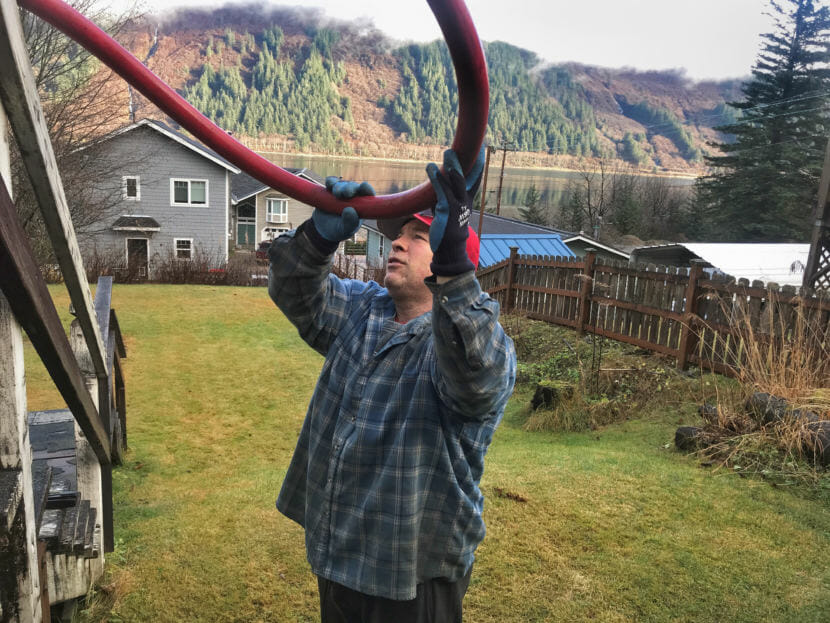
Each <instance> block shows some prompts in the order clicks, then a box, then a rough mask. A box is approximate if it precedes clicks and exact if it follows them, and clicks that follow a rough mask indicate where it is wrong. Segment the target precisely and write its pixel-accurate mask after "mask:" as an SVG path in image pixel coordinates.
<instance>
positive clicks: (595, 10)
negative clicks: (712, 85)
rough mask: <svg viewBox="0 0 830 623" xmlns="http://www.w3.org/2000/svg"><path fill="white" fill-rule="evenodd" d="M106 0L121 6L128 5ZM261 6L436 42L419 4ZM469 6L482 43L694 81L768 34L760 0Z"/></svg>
mask: <svg viewBox="0 0 830 623" xmlns="http://www.w3.org/2000/svg"><path fill="white" fill-rule="evenodd" d="M104 1H105V2H106V1H107V0H104ZM110 1H111V2H112V4H113V5H115V6H120V5H123V4H125V3H126V2H127V1H128V0H110ZM265 3H266V4H283V5H295V6H305V7H320V8H321V9H322V10H323V11H324V12H325V14H326V15H328V16H330V17H334V18H337V19H346V20H352V19H359V20H372V21H373V22H374V24H375V26H377V27H378V28H379V29H380V30H382V31H383V32H385V33H386V34H387V35H389V36H390V37H393V38H395V39H401V40H415V41H430V40H432V39H435V38H438V37H440V31H439V29H438V26H437V24H436V22H435V18H434V17H433V15H432V13H431V11H430V10H429V6H428V5H427V3H426V2H425V1H424V0H294V1H293V2H292V1H290V0H289V1H288V2H268V0H265ZM221 4H226V2H221V1H214V0H143V5H144V6H145V7H147V8H149V9H151V10H152V9H158V7H165V8H166V7H169V6H173V5H179V6H198V7H203V8H204V7H209V6H218V5H221ZM467 6H468V7H469V10H470V13H471V15H472V16H473V21H474V22H475V24H476V28H477V29H478V34H479V36H480V37H481V38H482V39H484V40H485V41H496V40H501V41H507V42H508V43H512V44H514V45H517V46H519V47H523V48H526V49H529V50H532V51H534V52H536V53H537V54H538V55H539V56H540V57H541V58H542V59H544V60H547V61H551V62H554V63H560V62H565V61H576V62H579V63H585V64H589V65H600V66H604V67H634V68H636V69H642V70H645V69H674V68H682V69H685V70H686V73H687V75H688V76H689V77H691V78H694V79H696V80H701V79H708V78H735V77H743V76H746V75H748V74H749V71H750V69H751V68H752V65H753V63H754V61H755V58H756V55H757V53H758V50H759V44H760V35H761V34H762V33H764V32H769V31H771V20H770V18H769V17H768V16H766V15H765V13H766V12H767V2H766V0H467Z"/></svg>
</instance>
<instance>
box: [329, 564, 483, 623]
mask: <svg viewBox="0 0 830 623" xmlns="http://www.w3.org/2000/svg"><path fill="white" fill-rule="evenodd" d="M471 573H472V568H471V569H470V571H468V572H467V575H465V576H464V577H463V578H461V579H460V580H457V581H455V582H449V581H447V580H445V579H442V578H436V579H434V580H428V581H427V582H423V583H422V584H418V589H417V594H416V596H415V599H411V600H409V601H396V600H394V599H385V598H383V597H373V596H372V595H366V594H364V593H358V592H357V591H353V590H352V589H350V588H346V587H345V586H343V585H342V584H337V583H336V582H332V581H330V580H325V579H323V578H321V577H318V578H317V587H318V588H319V590H320V620H321V623H461V601H462V600H463V599H464V593H466V592H467V586H469V584H470V574H471Z"/></svg>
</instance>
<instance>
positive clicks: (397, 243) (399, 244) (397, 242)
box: [392, 236, 406, 251]
mask: <svg viewBox="0 0 830 623" xmlns="http://www.w3.org/2000/svg"><path fill="white" fill-rule="evenodd" d="M392 248H393V249H395V250H396V251H403V250H404V249H405V248H406V244H404V240H403V236H398V237H397V238H395V239H394V240H393V241H392Z"/></svg>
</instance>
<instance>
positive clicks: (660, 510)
mask: <svg viewBox="0 0 830 623" xmlns="http://www.w3.org/2000/svg"><path fill="white" fill-rule="evenodd" d="M52 292H53V294H54V296H55V299H56V302H57V305H58V308H59V310H61V311H62V312H64V310H66V309H67V307H68V297H67V296H66V294H65V292H64V291H63V289H62V288H58V287H55V288H53V290H52ZM113 306H114V307H115V308H116V311H117V313H118V317H119V321H120V324H121V328H122V331H123V333H124V336H125V341H126V345H127V350H128V353H127V354H128V359H127V360H126V361H125V369H126V386H127V404H128V442H129V447H130V449H129V452H128V455H127V462H126V464H125V465H124V466H122V467H120V468H118V469H116V470H115V472H114V475H113V481H114V489H115V496H116V502H115V530H116V543H117V546H116V551H115V552H114V553H113V554H110V555H108V558H107V565H108V574H107V576H106V578H105V580H104V582H103V583H102V585H101V586H100V587H99V588H98V589H97V591H96V593H95V594H94V595H93V597H92V600H91V603H92V606H91V608H90V609H89V610H88V611H86V612H85V613H84V614H83V615H82V620H90V621H153V622H156V621H159V622H161V621H292V622H293V621H315V620H318V619H319V617H318V606H317V592H316V582H315V580H314V578H313V577H312V575H311V573H310V571H309V568H308V565H307V563H306V562H305V550H304V541H303V534H302V530H301V529H300V528H299V527H298V526H297V525H295V524H293V523H292V522H290V521H289V520H287V519H285V518H284V517H283V516H281V515H280V514H279V513H278V512H277V511H276V509H275V507H274V500H275V499H276V496H277V493H278V491H279V487H280V484H281V482H282V478H283V475H284V473H285V469H286V467H287V465H288V461H289V459H290V457H291V453H292V451H293V448H294V444H295V442H296V438H297V434H298V432H299V430H300V425H301V423H302V420H303V416H304V413H305V408H306V405H307V402H308V399H309V397H310V396H311V392H312V389H313V387H314V382H315V379H316V377H317V374H318V372H319V369H320V366H321V364H322V358H321V357H319V356H318V355H317V354H315V353H314V352H312V351H311V350H310V349H309V348H307V347H306V346H305V345H304V344H303V343H302V342H301V341H300V339H299V338H298V337H297V335H296V332H295V331H294V330H293V328H292V327H291V326H290V324H289V323H288V322H287V321H286V319H285V318H284V317H283V315H282V314H281V313H280V312H279V311H278V310H277V309H276V307H275V306H274V305H273V304H272V303H271V302H270V300H269V299H268V296H267V293H266V291H265V289H264V288H256V289H246V288H230V287H222V288H216V287H199V286H159V285H149V286H137V285H132V286H116V287H115V290H114V294H113ZM64 317H65V318H66V315H65V314H64ZM27 374H28V378H27V382H28V389H29V409H30V410H33V409H46V408H61V407H62V406H63V404H62V403H61V401H60V397H59V396H58V395H57V393H56V392H55V390H54V389H53V387H52V386H51V381H50V380H49V379H48V377H47V376H46V374H45V372H44V371H43V369H42V367H41V366H40V364H39V362H38V361H37V358H36V355H35V354H34V352H33V351H32V350H31V349H27ZM529 399H530V395H529V393H528V391H527V390H519V391H518V392H517V393H516V395H514V397H513V399H512V400H511V403H510V405H509V407H508V412H507V414H506V416H505V420H504V423H503V424H502V425H501V427H500V428H499V430H498V432H497V434H496V437H495V439H494V441H493V445H492V447H491V450H490V452H489V454H488V457H487V464H486V465H487V467H486V470H485V474H484V478H483V481H482V488H483V490H484V493H485V497H486V502H485V519H486V521H487V526H488V533H487V537H486V539H485V540H484V543H483V544H482V546H481V547H480V549H479V552H478V557H477V562H476V565H475V570H474V572H473V579H472V583H471V585H470V590H469V592H468V594H467V598H466V602H465V604H466V614H465V620H467V621H471V622H473V623H479V622H481V623H489V622H493V623H495V622H508V621H511V622H512V621H515V622H536V621H557V622H563V621H574V622H576V621H609V622H611V621H620V622H622V621H655V622H656V621H661V622H662V621H666V622H669V621H672V622H681V621H682V622H689V623H692V622H694V623H703V622H747V623H758V622H763V621H768V622H805V623H806V622H816V623H818V622H822V621H830V564H828V562H827V561H828V560H830V508H828V506H827V503H826V501H821V500H820V499H817V498H811V497H810V496H806V495H802V494H799V493H796V492H794V491H791V490H789V489H786V488H781V487H777V488H776V487H773V486H771V485H770V484H768V483H765V482H763V481H759V480H753V479H748V478H739V477H737V476H735V475H733V474H730V473H728V472H727V471H726V470H720V471H713V470H710V469H704V468H701V467H700V466H699V465H698V462H697V461H695V459H694V458H692V457H688V456H685V455H682V454H679V453H677V452H676V451H674V449H673V445H672V444H671V443H670V442H671V441H672V439H673V434H674V429H675V428H676V426H677V425H678V423H680V422H683V423H692V422H693V421H694V417H695V416H694V405H692V404H688V405H680V406H672V407H670V408H667V407H666V406H665V405H661V406H655V407H654V408H653V409H650V410H649V409H647V410H646V411H645V412H644V413H642V414H641V417H639V418H637V419H630V420H628V421H626V422H623V423H621V424H615V425H611V426H608V427H605V428H602V429H600V430H594V431H589V432H585V433H567V434H565V433H539V432H532V433H531V432H527V431H525V430H524V429H523V428H522V423H523V418H524V412H525V408H526V407H525V406H526V404H527V402H528V401H529Z"/></svg>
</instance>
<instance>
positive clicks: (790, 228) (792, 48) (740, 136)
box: [696, 0, 830, 241]
mask: <svg viewBox="0 0 830 623" xmlns="http://www.w3.org/2000/svg"><path fill="white" fill-rule="evenodd" d="M819 4H820V2H819V0H770V5H771V7H772V10H773V13H774V16H775V18H776V24H775V31H774V32H772V33H767V34H765V35H763V41H764V43H763V46H762V50H761V52H760V53H759V55H758V59H757V61H756V64H755V67H754V69H753V70H752V79H751V80H750V81H749V82H747V83H746V84H744V86H743V93H744V95H745V96H746V99H745V100H744V101H742V102H736V103H731V104H730V105H731V106H733V107H734V108H736V109H738V110H739V111H740V112H742V113H743V114H742V116H741V118H740V119H739V120H738V121H736V122H735V123H731V124H728V125H725V126H721V127H719V128H717V129H718V130H720V131H721V132H723V133H726V134H728V135H732V136H733V137H734V141H733V142H727V143H724V144H721V145H719V147H720V149H721V150H722V151H723V152H724V154H725V155H723V156H719V157H712V158H706V161H707V163H708V164H709V165H710V166H711V167H713V168H714V171H713V173H712V174H711V175H709V176H706V177H704V178H701V180H700V181H699V182H698V184H697V188H696V191H697V201H698V203H699V205H698V206H697V208H696V212H697V213H698V214H701V213H702V214H705V215H706V220H707V223H708V225H709V230H710V237H712V238H715V239H717V238H722V239H730V240H742V241H754V240H771V241H784V240H805V239H806V238H807V235H808V232H809V229H810V223H809V215H810V211H811V210H812V208H813V206H814V204H815V201H816V193H817V190H818V181H819V176H820V173H821V166H822V162H823V154H824V147H825V144H826V141H827V133H828V127H830V115H828V110H827V107H828V103H830V69H828V65H827V64H828V62H830V40H829V39H828V35H830V10H828V8H827V7H826V6H819Z"/></svg>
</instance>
